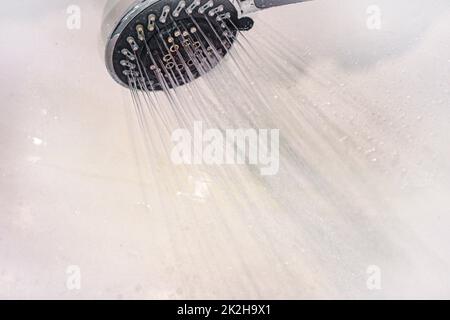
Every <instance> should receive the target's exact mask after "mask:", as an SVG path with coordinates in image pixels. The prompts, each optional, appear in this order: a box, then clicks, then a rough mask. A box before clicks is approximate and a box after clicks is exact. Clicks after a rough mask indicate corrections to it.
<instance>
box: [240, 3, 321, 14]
mask: <svg viewBox="0 0 450 320" xmlns="http://www.w3.org/2000/svg"><path fill="white" fill-rule="evenodd" d="M306 1H312V0H233V1H232V2H237V3H239V7H240V8H241V10H242V13H243V14H249V13H252V12H256V11H260V10H263V9H268V8H272V7H278V6H284V5H288V4H293V3H300V2H306Z"/></svg>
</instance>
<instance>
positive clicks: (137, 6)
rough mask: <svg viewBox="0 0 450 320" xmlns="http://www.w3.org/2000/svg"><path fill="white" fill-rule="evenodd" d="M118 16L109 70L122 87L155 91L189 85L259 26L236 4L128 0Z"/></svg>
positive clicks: (108, 53) (218, 0)
mask: <svg viewBox="0 0 450 320" xmlns="http://www.w3.org/2000/svg"><path fill="white" fill-rule="evenodd" d="M124 1H125V0H124ZM119 4H121V5H122V7H123V1H122V2H120V3H119ZM122 10H123V8H122ZM115 15H116V16H115V17H114V16H112V17H109V20H111V19H113V20H114V22H113V23H112V30H113V31H112V33H111V35H110V36H109V37H108V41H107V47H106V64H107V68H108V70H109V72H110V74H111V75H112V77H113V78H114V79H115V80H116V81H117V82H118V83H120V84H121V85H123V86H125V87H134V88H136V89H140V90H142V89H145V90H149V91H159V90H163V89H170V88H174V87H176V86H180V85H184V84H186V83H189V82H191V81H192V80H194V79H196V78H198V77H200V76H202V75H203V74H205V73H206V72H208V71H210V70H211V69H213V68H214V67H215V66H216V65H218V64H219V63H220V62H221V60H222V59H223V58H224V57H225V56H226V55H227V53H228V50H229V49H230V48H231V47H232V45H233V43H234V41H235V39H236V35H237V33H238V32H239V30H249V29H251V28H252V26H253V20H252V19H250V18H248V17H243V16H242V11H241V10H240V6H239V4H238V3H237V1H234V0H144V1H142V0H140V1H132V2H131V3H130V1H129V0H128V7H127V8H126V9H125V10H123V11H120V12H117V10H116V13H115ZM109 22H110V23H111V21H109Z"/></svg>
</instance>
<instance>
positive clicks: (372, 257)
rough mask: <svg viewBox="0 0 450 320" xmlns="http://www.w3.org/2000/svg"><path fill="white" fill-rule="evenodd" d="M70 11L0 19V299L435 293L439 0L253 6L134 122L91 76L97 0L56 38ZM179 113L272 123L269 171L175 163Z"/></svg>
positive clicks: (446, 203)
mask: <svg viewBox="0 0 450 320" xmlns="http://www.w3.org/2000/svg"><path fill="white" fill-rule="evenodd" d="M26 2H29V5H30V6H25V4H24V3H26ZM72 2H73V1H72ZM72 2H70V3H69V2H67V3H66V2H64V1H48V2H47V3H48V4H47V5H46V6H42V5H39V6H38V7H33V6H34V4H33V3H32V1H24V2H20V3H19V2H17V3H13V4H7V5H4V8H3V9H2V11H1V12H0V17H1V18H0V21H1V22H0V25H1V26H2V28H0V30H1V31H0V33H1V34H0V39H1V40H0V41H1V42H2V48H4V49H3V51H2V54H1V57H2V67H3V68H2V69H3V72H2V73H0V81H1V84H2V85H1V87H0V96H1V99H2V110H3V113H4V116H3V117H2V118H1V119H0V146H1V148H2V150H3V153H2V155H3V156H2V159H1V160H0V175H1V180H0V212H1V214H0V297H4V298H50V297H51V298H67V299H71V298H354V297H358V298H406V297H414V298H423V297H425V298H431V297H435V298H448V296H449V294H450V280H449V277H448V274H449V263H450V256H449V252H450V250H449V245H448V244H449V243H450V241H449V240H450V239H449V236H448V232H447V230H448V226H449V223H450V219H449V214H450V212H449V208H450V200H449V194H450V185H449V182H448V181H450V180H449V178H450V168H449V159H450V149H449V148H448V132H449V129H450V128H449V127H450V121H449V120H450V113H449V111H448V107H449V99H450V89H449V86H448V84H449V80H450V76H449V75H450V73H449V71H450V44H449V43H448V41H447V40H446V39H448V38H449V30H450V28H449V25H448V24H449V22H448V21H450V20H449V18H450V5H449V4H448V2H447V1H436V2H435V5H433V6H430V5H429V4H428V2H427V1H419V0H416V1H396V2H395V4H392V3H391V1H377V4H376V5H377V6H378V9H377V8H373V7H372V8H371V10H369V11H367V10H368V8H369V7H370V6H371V5H373V3H372V2H370V3H369V2H367V1H353V0H347V1H315V2H311V3H305V4H301V5H299V6H292V7H289V8H276V9H271V10H269V11H267V12H261V13H259V14H258V15H257V17H256V19H255V20H256V23H255V28H254V30H252V31H250V32H249V33H246V39H244V38H242V37H241V38H239V41H240V42H239V43H237V44H236V45H237V46H236V48H235V49H236V50H235V51H234V53H233V55H232V56H231V57H229V58H228V59H226V60H225V61H223V64H221V66H220V68H219V69H217V70H214V71H213V72H212V73H211V74H210V75H209V76H208V77H206V78H205V79H202V80H200V81H197V82H196V85H195V87H194V88H193V89H190V90H191V91H182V92H180V93H179V96H178V97H179V98H178V99H179V103H177V104H173V105H171V104H170V103H169V104H168V103H167V102H166V98H165V97H164V95H162V94H160V95H159V96H158V99H159V102H158V101H156V102H157V103H155V104H154V107H155V109H152V110H149V109H148V108H146V109H143V110H146V111H145V112H144V113H143V112H139V113H138V114H139V115H140V119H141V122H140V124H141V125H139V121H138V118H137V117H136V112H135V110H136V109H135V108H133V103H132V101H133V100H132V98H131V96H130V92H128V91H127V90H126V89H124V88H122V87H120V86H118V85H117V84H116V83H115V82H114V81H113V80H112V79H111V78H110V77H109V75H108V73H107V72H106V70H105V67H104V61H103V55H102V49H101V48H100V45H99V43H100V28H101V19H102V14H103V8H104V5H105V3H104V2H102V1H98V2H97V1H96V2H95V3H93V2H92V1H78V3H77V4H76V5H79V7H80V8H81V13H82V15H81V17H82V25H81V29H80V30H69V29H67V27H66V19H67V16H68V15H67V13H66V9H67V7H68V6H69V5H73V4H74V3H72ZM25 7H26V8H27V9H25ZM44 8H45V10H44ZM39 10H41V11H39ZM373 10H375V11H373ZM377 10H379V13H380V17H381V20H380V21H381V24H380V28H379V29H378V28H377V27H376V24H375V27H373V26H374V25H373V24H372V23H373V21H372V20H370V21H369V22H368V18H370V17H371V15H373V14H374V12H377ZM16 15H17V17H16ZM239 45H240V46H239ZM232 58H234V60H233V59H232ZM186 90H188V89H186ZM158 106H161V107H164V108H157V107H158ZM208 106H209V107H208ZM177 108H178V109H177ZM143 121H146V124H147V125H146V126H144V127H143V126H142V124H143ZM195 121H203V123H204V125H205V126H206V127H211V128H221V129H225V128H276V129H280V141H281V143H280V169H279V172H278V174H276V175H275V176H269V177H263V176H261V175H260V174H259V171H258V170H256V169H255V168H254V167H251V166H216V167H215V166H212V167H211V166H181V167H180V166H174V165H173V163H171V161H170V159H169V157H168V154H169V153H170V151H171V145H170V137H169V136H170V132H171V131H172V130H174V129H176V128H178V127H183V128H192V127H193V126H194V122H195ZM168 139H169V140H168ZM167 141H169V142H167ZM69 266H78V267H79V270H80V271H81V289H80V290H69V289H68V288H67V279H68V276H70V275H68V274H67V273H66V272H67V271H68V267H69ZM374 267H375V268H374ZM69 270H70V269H69ZM373 270H375V271H380V272H381V278H380V279H381V289H380V290H369V289H370V288H369V287H370V286H369V287H368V286H367V281H368V279H369V278H370V276H371V275H372V273H373Z"/></svg>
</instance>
